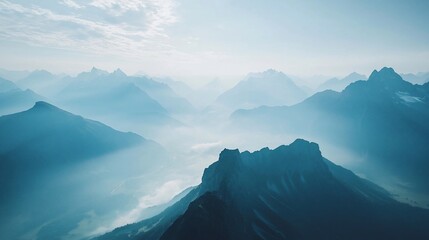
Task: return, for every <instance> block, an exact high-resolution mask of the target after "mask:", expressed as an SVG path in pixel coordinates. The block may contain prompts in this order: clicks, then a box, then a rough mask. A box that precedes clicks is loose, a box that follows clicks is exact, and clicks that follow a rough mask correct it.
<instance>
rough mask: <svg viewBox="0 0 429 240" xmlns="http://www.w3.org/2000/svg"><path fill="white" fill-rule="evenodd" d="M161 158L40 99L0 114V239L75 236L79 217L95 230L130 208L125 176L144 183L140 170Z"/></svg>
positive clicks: (136, 139)
mask: <svg viewBox="0 0 429 240" xmlns="http://www.w3.org/2000/svg"><path fill="white" fill-rule="evenodd" d="M167 160H168V158H167V156H166V152H165V150H163V148H162V147H161V146H160V145H159V144H157V143H155V142H153V141H150V140H147V139H144V138H143V137H140V136H139V135H137V134H134V133H129V132H128V133H125V132H119V131H117V130H114V129H112V128H111V127H108V126H106V125H104V124H102V123H100V122H96V121H92V120H88V119H85V118H83V117H81V116H77V115H74V114H71V113H69V112H66V111H64V110H61V109H59V108H57V107H55V106H53V105H51V104H49V103H46V102H37V103H36V104H35V105H34V107H32V108H31V109H29V110H27V111H24V112H20V113H16V114H11V115H7V116H2V117H0V191H1V193H2V194H1V195H0V212H1V214H0V222H2V224H1V226H0V238H1V239H22V238H30V239H60V238H62V237H68V238H72V239H82V238H83V236H85V235H87V234H89V233H88V232H89V230H88V229H85V228H83V229H81V228H79V227H78V226H79V225H78V224H79V223H80V222H82V221H87V222H86V223H85V226H88V227H90V226H92V227H93V228H96V227H98V226H100V225H102V224H105V223H104V222H105V221H112V220H111V219H112V218H113V219H115V218H116V217H117V216H116V214H118V213H120V212H121V211H128V209H129V208H132V207H134V206H135V201H137V200H138V199H136V198H137V197H138V196H135V194H136V192H137V190H135V191H131V192H127V191H126V186H127V185H129V184H130V183H129V182H130V181H129V179H133V178H135V179H136V178H137V176H138V177H139V179H145V180H146V181H149V180H148V179H146V178H144V177H145V175H144V174H146V173H147V171H159V169H160V168H161V167H162V166H163V164H165V162H166V161H167ZM154 162H156V165H155V164H154ZM152 178H153V177H152ZM134 181H136V180H134ZM118 184H120V185H118ZM136 185H141V183H140V182H138V181H136ZM131 186H132V185H131ZM133 188H134V189H135V188H137V187H136V186H133ZM113 191H116V192H115V193H114V192H113ZM127 208H128V209H127ZM112 209H114V210H112ZM89 213H91V214H93V215H91V214H89ZM91 217H93V218H96V219H97V221H96V222H95V221H88V220H86V219H91ZM97 224H100V225H97ZM93 230H94V229H92V230H91V231H93Z"/></svg>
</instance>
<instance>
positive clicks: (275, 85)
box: [214, 69, 306, 110]
mask: <svg viewBox="0 0 429 240" xmlns="http://www.w3.org/2000/svg"><path fill="white" fill-rule="evenodd" d="M305 97H306V93H305V91H304V90H302V89H301V88H299V87H298V86H297V85H296V84H295V83H294V82H293V81H292V80H291V79H290V78H289V77H288V76H287V75H286V74H284V73H282V72H278V71H276V70H273V69H269V70H266V71H264V72H261V73H253V74H249V75H248V76H247V77H246V78H245V79H244V80H242V81H240V82H239V83H238V84H237V85H235V86H234V87H233V88H231V89H229V90H227V91H226V92H224V93H222V94H221V95H220V96H219V97H218V98H217V99H216V101H215V103H214V105H215V106H216V105H218V106H223V107H225V108H227V109H233V110H236V109H240V108H245V109H247V108H255V107H259V106H262V105H266V106H283V105H292V104H295V103H298V102H300V101H302V100H304V99H305Z"/></svg>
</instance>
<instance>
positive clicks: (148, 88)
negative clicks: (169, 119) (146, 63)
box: [129, 76, 195, 115]
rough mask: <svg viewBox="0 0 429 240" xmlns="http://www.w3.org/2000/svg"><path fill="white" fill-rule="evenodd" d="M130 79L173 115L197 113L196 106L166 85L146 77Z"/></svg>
mask: <svg viewBox="0 0 429 240" xmlns="http://www.w3.org/2000/svg"><path fill="white" fill-rule="evenodd" d="M129 79H130V81H131V82H133V83H135V84H136V85H137V86H138V87H139V88H141V89H142V90H144V91H145V92H147V94H149V96H151V97H152V98H154V99H155V100H157V101H158V102H159V103H160V104H161V105H162V106H163V107H165V108H166V109H167V110H168V112H170V113H172V114H177V115H181V114H189V113H193V112H194V111H195V108H194V106H193V105H192V104H191V103H190V102H189V101H188V100H187V99H186V98H185V97H182V96H180V95H178V94H177V93H176V92H175V91H173V90H172V89H171V88H170V87H169V85H167V84H165V83H162V82H158V81H155V80H154V79H152V78H149V77H145V76H140V77H129Z"/></svg>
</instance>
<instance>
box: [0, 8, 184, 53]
mask: <svg viewBox="0 0 429 240" xmlns="http://www.w3.org/2000/svg"><path fill="white" fill-rule="evenodd" d="M64 8H69V9H66V10H65V9H64ZM174 8H175V3H174V2H173V1H172V0H163V1H159V0H147V1H138V0H133V1H122V0H104V1H101V0H96V1H92V2H89V3H88V2H85V1H81V2H78V1H72V0H64V1H62V2H59V3H57V4H49V5H47V4H45V5H43V6H42V5H41V4H40V5H38V4H37V3H28V4H27V3H26V4H17V3H12V2H10V1H0V13H1V15H0V24H1V25H2V26H3V27H2V28H1V29H0V38H2V39H3V40H9V41H15V42H24V43H26V44H30V45H40V46H45V47H46V46H47V47H53V48H63V49H70V50H78V51H79V50H81V51H86V52H87V51H92V52H99V51H102V52H103V53H107V54H109V53H118V52H119V53H121V54H144V53H145V51H160V52H162V51H169V50H170V49H171V46H170V45H169V44H168V43H167V40H168V34H167V33H166V32H165V27H166V26H169V25H171V24H173V23H175V22H176V21H177V18H176V16H175V13H174ZM131 12H132V13H134V14H135V15H133V18H130V17H129V16H128V15H130V14H131Z"/></svg>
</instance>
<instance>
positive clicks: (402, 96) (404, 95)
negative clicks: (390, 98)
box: [396, 92, 423, 103]
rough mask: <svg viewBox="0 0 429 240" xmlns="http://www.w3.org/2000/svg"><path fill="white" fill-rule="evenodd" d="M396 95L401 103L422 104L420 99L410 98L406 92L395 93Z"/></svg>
mask: <svg viewBox="0 0 429 240" xmlns="http://www.w3.org/2000/svg"><path fill="white" fill-rule="evenodd" d="M396 95H397V96H398V97H399V98H400V99H402V101H404V102H407V103H418V102H423V101H422V99H421V98H419V97H415V96H410V94H409V93H407V92H397V93H396Z"/></svg>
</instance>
